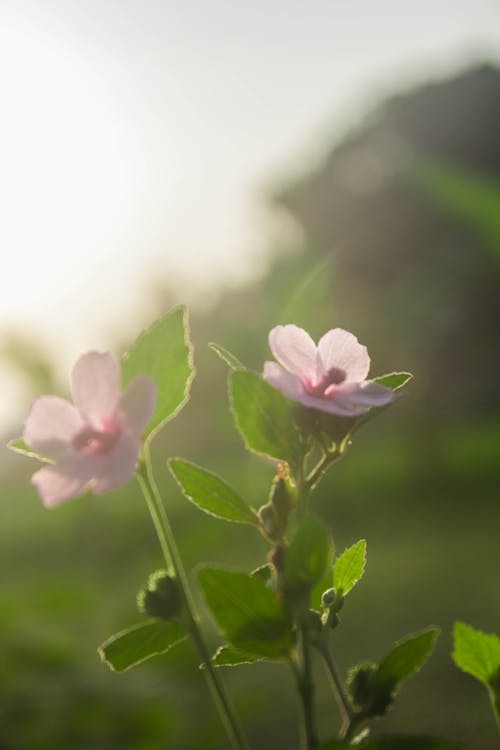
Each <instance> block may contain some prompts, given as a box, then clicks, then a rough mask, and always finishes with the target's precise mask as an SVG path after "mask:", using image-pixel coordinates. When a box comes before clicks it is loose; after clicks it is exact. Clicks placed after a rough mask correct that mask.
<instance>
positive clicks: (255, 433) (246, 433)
mask: <svg viewBox="0 0 500 750" xmlns="http://www.w3.org/2000/svg"><path fill="white" fill-rule="evenodd" d="M229 383H230V384H229V394H230V398H231V406H232V411H233V415H234V419H235V422H236V427H237V428H238V430H239V432H240V433H241V435H242V437H243V439H244V441H245V444H246V446H247V447H248V448H249V449H250V450H251V451H254V452H255V453H259V454H261V455H265V456H269V457H271V458H275V459H278V460H281V461H287V462H288V463H289V464H291V465H292V466H293V465H295V464H296V462H297V461H298V459H299V457H300V456H301V455H302V454H303V446H302V442H301V439H300V433H299V431H298V429H297V425H296V423H295V419H294V417H293V408H294V405H293V404H292V402H291V401H288V399H286V398H285V397H284V396H283V394H282V393H280V391H278V390H277V389H276V388H273V387H272V386H271V385H269V383H266V381H265V380H263V379H262V378H261V377H260V375H257V374H255V373H253V372H248V371H246V370H238V371H236V372H233V373H232V374H231V375H230V381H229Z"/></svg>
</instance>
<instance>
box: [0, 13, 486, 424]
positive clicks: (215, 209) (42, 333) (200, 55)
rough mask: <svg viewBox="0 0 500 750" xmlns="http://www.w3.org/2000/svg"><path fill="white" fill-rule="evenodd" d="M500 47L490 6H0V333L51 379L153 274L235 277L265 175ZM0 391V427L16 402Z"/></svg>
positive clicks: (252, 239)
mask: <svg viewBox="0 0 500 750" xmlns="http://www.w3.org/2000/svg"><path fill="white" fill-rule="evenodd" d="M499 41H500V3H499V2H498V1H497V0H475V2H474V3H470V2H466V0H420V2H419V3H409V2H401V0H349V2H347V0H342V1H341V0H310V1H309V2H305V1H304V0H288V1H287V2H284V0H254V2H245V1H244V0H241V1H240V2H238V1H236V2H235V1H234V0H211V1H210V2H208V1H206V2H205V1H203V0H198V2H193V1H192V0H191V1H190V0H0V94H1V107H2V114H1V118H0V216H1V220H0V248H1V257H2V261H3V264H2V266H3V273H2V277H1V279H2V280H1V289H0V291H1V294H0V320H1V324H0V336H1V331H2V329H5V328H15V329H17V330H27V331H30V332H32V334H33V335H34V336H36V337H39V338H40V339H41V340H42V341H43V342H44V344H46V345H47V346H49V348H50V349H51V350H53V351H54V355H55V356H56V358H57V359H58V362H59V363H60V365H61V366H63V367H64V368H65V369H67V368H68V367H69V365H70V363H71V362H72V361H73V359H74V358H76V356H77V355H78V354H79V353H80V351H81V350H83V349H88V348H105V347H106V346H108V345H109V343H110V342H111V341H113V340H114V338H115V336H116V334H117V333H120V334H123V335H125V336H126V330H127V326H128V325H130V326H131V328H134V329H135V326H134V315H136V313H137V311H138V310H139V309H140V308H141V304H142V302H143V300H142V296H143V294H144V289H145V285H146V284H147V282H148V281H149V280H150V279H151V278H152V277H153V276H156V277H158V276H163V277H164V278H165V279H166V280H168V279H171V278H176V277H177V276H180V277H181V278H183V279H192V280H193V282H195V283H196V284H197V285H198V288H200V289H203V288H213V287H214V285H216V284H217V283H219V282H220V281H221V280H222V281H223V282H225V283H231V282H237V281H239V280H241V279H243V278H246V277H247V276H249V275H251V274H252V273H254V272H255V271H256V269H257V267H258V263H259V261H260V258H261V251H262V246H263V243H264V241H265V239H264V238H265V237H266V235H267V233H268V231H269V230H268V223H267V221H265V220H264V218H263V216H262V213H261V211H260V208H259V206H260V195H261V194H262V193H263V190H264V188H266V187H267V186H268V185H269V184H270V182H271V183H272V180H273V179H276V178H278V177H280V176H281V175H283V174H287V173H290V172H292V171H295V170H297V169H300V167H302V166H304V165H306V164H307V163H308V160H309V159H311V158H314V156H315V155H317V154H318V153H321V150H322V149H324V148H325V146H326V145H327V143H328V138H329V137H330V136H331V134H332V133H333V132H334V128H335V125H336V124H337V125H339V124H340V126H342V127H345V126H347V125H348V124H349V122H352V121H354V120H355V118H356V116H357V115H358V114H359V113H360V112H363V111H365V110H366V108H367V107H368V106H369V105H371V104H372V103H375V102H376V101H377V100H378V99H379V97H380V96H382V95H383V94H384V93H389V92H391V91H392V90H393V89H394V88H395V87H396V88H397V87H399V86H403V85H405V84H406V83H407V82H408V81H418V80H421V79H423V78H425V77H427V76H436V75H442V74H446V73H447V72H449V71H453V70H456V69H459V68H460V67H462V66H464V65H465V64H466V63H467V62H471V61H477V60H481V59H484V58H489V59H492V58H495V59H497V60H499V59H500V52H499V50H500V45H499ZM200 293H201V292H200ZM0 348H1V343H0ZM0 385H1V386H2V392H3V394H4V398H3V399H2V400H3V404H0V420H1V422H3V423H5V421H6V420H10V419H12V415H13V414H14V413H16V409H18V408H19V405H20V404H21V403H22V400H23V398H25V396H23V393H22V390H20V388H19V386H18V385H16V384H15V383H14V382H13V381H12V378H9V375H8V373H6V372H4V373H3V375H2V373H1V371H0ZM25 408H26V404H25V403H24V404H23V410H24V411H25Z"/></svg>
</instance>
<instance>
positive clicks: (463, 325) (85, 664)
mask: <svg viewBox="0 0 500 750" xmlns="http://www.w3.org/2000/svg"><path fill="white" fill-rule="evenodd" d="M499 120H500V73H499V72H498V71H496V70H494V69H492V68H488V67H484V68H479V69H476V70H472V71H469V72H466V73H464V74H463V75H461V76H459V77H457V78H456V79H454V80H450V81H444V82H440V83H435V84H432V85H425V86H422V87H421V88H419V89H417V90H415V91H411V92H409V93H405V94H401V95H399V96H397V97H395V98H393V99H390V100H389V101H387V102H385V103H384V104H382V105H381V106H380V108H379V109H378V110H377V111H375V112H374V113H373V114H372V115H371V116H370V117H369V118H368V119H367V120H366V121H365V122H364V123H362V124H361V125H360V127H359V128H358V129H357V130H356V132H353V133H351V134H349V135H348V136H347V137H346V138H345V139H344V140H343V141H341V142H340V143H338V144H337V145H336V146H335V147H334V148H333V149H332V151H331V152H330V153H329V154H328V156H327V157H326V158H325V160H324V163H322V164H320V165H318V166H317V167H316V168H315V170H314V171H313V172H311V173H310V174H308V175H306V176H304V178H303V179H302V180H301V181H300V182H298V183H296V184H294V185H289V186H287V187H286V188H284V189H283V190H280V191H278V193H279V194H278V195H277V196H276V197H275V201H276V204H277V206H279V208H280V210H283V209H286V210H287V211H289V212H290V213H291V214H292V215H293V217H294V219H295V220H296V221H297V222H298V223H299V224H300V225H301V227H302V229H303V232H304V236H305V243H304V248H303V251H302V252H301V253H297V252H295V253H292V252H290V253H289V254H288V255H287V254H283V253H282V252H281V253H280V254H279V256H277V255H276V256H275V258H274V260H273V261H272V262H271V264H270V270H269V273H268V274H267V275H266V276H265V278H263V279H262V280H260V281H259V282H258V283H255V284H254V285H252V286H250V287H248V288H245V289H240V290H238V291H233V292H230V293H226V294H225V295H224V296H223V297H222V298H221V299H220V301H219V303H218V304H217V306H216V307H215V308H214V309H213V310H212V311H211V312H209V313H208V314H204V315H203V316H201V315H199V314H196V313H195V314H194V315H193V319H192V334H193V339H194V342H195V347H196V349H195V359H196V366H197V369H198V376H197V378H196V380H195V383H194V386H193V397H192V400H191V402H190V403H189V404H188V406H187V407H186V408H185V410H184V411H183V412H182V413H181V414H180V416H179V417H178V418H177V419H176V420H175V422H173V423H171V424H170V425H169V426H168V427H167V428H166V430H165V433H164V434H163V435H162V437H161V439H159V440H158V441H157V443H156V444H155V449H154V453H155V461H156V465H157V471H158V479H159V481H160V483H161V485H162V487H163V489H164V492H165V498H166V500H167V502H168V503H169V505H170V513H171V516H172V522H173V525H174V527H175V529H176V531H177V532H178V537H179V542H180V546H181V549H182V551H183V554H184V556H185V559H186V562H187V564H188V567H189V568H190V569H193V568H194V567H195V566H196V565H197V564H198V563H199V562H200V561H202V560H209V561H211V562H217V563H218V562H222V563H227V564H232V565H237V566H247V568H248V569H251V568H252V567H254V566H255V565H257V564H259V563H260V562H261V561H262V557H263V555H264V554H265V546H264V544H263V542H262V541H261V540H260V538H258V537H257V535H256V534H255V532H254V531H253V530H252V529H247V528H239V527H237V526H236V525H234V526H233V525H224V524H223V523H222V522H219V521H217V520H215V519H211V518H209V517H207V516H204V515H202V514H201V513H200V512H199V511H197V509H195V508H194V507H192V506H190V505H188V504H187V503H186V502H185V501H184V500H183V499H182V498H181V497H180V495H179V492H178V490H177V488H176V486H175V485H174V483H173V481H172V480H171V479H170V478H169V476H168V475H167V471H166V467H165V458H166V457H167V456H171V455H183V456H185V457H187V458H190V459H192V460H194V461H196V462H197V463H199V464H201V465H203V466H206V467H208V468H210V469H212V470H214V471H216V472H218V473H220V474H221V475H223V476H224V477H225V478H227V479H228V480H229V481H231V482H232V483H234V484H236V485H238V486H239V487H240V488H241V492H242V494H243V495H244V496H245V497H247V499H248V501H249V502H250V503H252V504H253V505H260V504H261V503H262V502H264V501H265V499H266V494H267V488H268V483H269V480H270V478H271V477H272V467H271V466H267V465H266V464H265V463H262V462H259V461H258V459H257V458H255V457H252V456H249V455H247V454H246V453H245V452H244V450H243V445H242V443H241V440H240V438H239V436H238V435H237V433H236V430H235V428H234V427H233V425H232V422H231V417H230V415H229V412H228V409H227V398H226V368H225V365H224V363H223V362H222V361H221V360H220V359H218V357H217V356H216V355H215V354H214V353H213V352H212V351H211V350H209V348H208V346H207V344H208V342H209V341H212V340H213V341H216V342H218V343H220V344H222V345H223V346H224V347H226V348H227V349H229V350H230V351H232V352H234V354H236V355H237V356H238V357H239V358H240V359H241V360H242V361H243V362H244V363H245V364H247V365H248V366H250V367H252V368H254V369H256V370H260V369H261V367H262V364H263V361H264V359H265V358H267V357H269V353H268V349H267V341H266V339H267V333H268V331H269V329H270V328H271V327H272V326H273V325H275V324H277V323H287V322H295V323H297V324H299V325H303V326H305V327H307V328H308V329H309V330H310V331H311V333H312V334H313V335H314V336H318V335H320V334H321V333H322V332H324V331H325V330H327V329H328V328H332V327H336V326H342V327H344V328H347V329H348V330H352V331H353V332H354V333H356V335H358V337H359V339H360V340H361V341H362V342H363V343H365V344H366V345H367V346H368V348H369V351H370V353H371V355H372V372H373V373H374V374H381V373H383V372H387V371H391V370H403V369H404V370H407V369H409V370H412V371H413V372H414V374H415V378H414V380H413V381H412V384H411V386H410V388H409V389H408V394H407V395H406V397H405V398H404V399H402V400H401V401H400V402H399V403H398V404H396V405H395V406H394V407H392V408H391V409H390V410H388V411H387V413H384V414H383V415H381V416H380V418H379V419H378V420H376V421H374V422H373V423H371V424H370V425H369V426H368V427H367V428H366V430H365V431H364V432H360V434H359V436H358V437H357V439H356V440H355V442H354V444H353V446H352V448H351V450H350V452H349V453H348V455H347V457H346V458H345V460H344V461H343V462H341V463H340V464H338V465H337V466H336V467H334V469H332V471H331V474H330V475H329V476H328V478H327V479H326V480H325V482H324V483H323V485H322V486H321V489H320V491H319V492H318V494H317V497H316V499H315V502H316V506H317V510H318V513H320V514H321V515H322V517H323V518H324V519H325V520H326V521H327V522H328V523H329V524H330V526H331V528H332V530H333V534H334V538H335V541H336V545H337V548H338V549H339V550H340V551H341V550H342V549H343V548H344V547H345V546H346V545H349V544H351V543H352V542H353V541H355V540H357V539H359V538H360V537H366V538H367V541H368V568H367V574H366V577H365V579H364V580H363V582H362V584H361V585H360V586H359V590H357V591H356V592H355V593H354V594H353V596H352V602H351V603H350V606H349V607H346V611H345V614H343V618H342V620H343V627H342V628H340V629H339V631H338V635H337V636H336V640H337V651H338V661H339V664H340V666H341V668H342V669H347V667H349V666H351V665H352V664H354V663H356V662H359V661H362V660H370V659H377V658H379V657H380V656H382V655H383V654H384V653H385V652H386V651H387V650H388V648H389V645H390V643H391V642H392V641H393V640H395V639H397V638H400V637H401V636H402V635H404V634H406V633H409V632H412V631H415V630H418V629H420V628H422V627H424V626H426V625H428V624H436V625H439V626H440V627H441V628H442V635H441V638H440V642H439V645H438V649H437V652H436V654H435V655H434V657H433V658H432V660H431V661H430V663H429V664H428V665H427V666H426V667H425V669H424V670H423V672H422V674H421V675H419V676H418V677H417V678H415V680H414V682H413V683H412V684H410V685H408V687H407V688H405V690H404V692H403V693H402V695H401V697H400V700H399V704H397V706H396V709H395V710H394V712H393V713H392V714H390V715H389V717H388V718H387V719H384V720H383V722H380V724H379V725H378V726H377V727H376V731H382V730H384V731H385V730H387V731H390V730H394V731H396V730H406V731H409V732H413V731H417V730H418V731H421V732H426V733H435V734H437V735H441V736H447V737H448V738H450V739H455V740H462V741H464V742H468V743H470V744H471V745H472V746H473V747H475V748H477V749H478V750H490V748H491V749H492V748H493V747H495V744H494V743H495V727H494V721H493V718H492V716H490V713H489V708H488V705H487V699H486V696H485V695H483V693H482V691H481V688H480V687H479V686H477V685H476V684H474V683H473V681H472V680H470V679H469V678H467V677H466V676H465V675H463V674H461V673H459V672H458V670H457V669H456V668H455V667H454V666H453V664H452V662H451V659H450V658H449V653H450V651H451V625H452V622H453V621H454V620H455V619H462V620H464V621H466V622H469V623H471V624H472V625H475V626H476V627H479V628H481V629H483V630H486V631H496V632H500V598H499V587H498V571H499V569H500V544H499V537H500V502H499V491H498V487H499V478H500V471H499V455H500V423H499V420H498V417H499V411H500V388H499V386H500V378H499V375H498V372H499V365H500V337H499V320H500V232H498V233H496V230H495V227H498V221H499V219H498V217H499V216H500V198H499V196H500V131H499V129H498V122H499ZM272 250H273V249H272V248H271V252H272ZM166 307H168V304H167V302H166V301H165V300H162V304H161V305H159V309H158V314H161V312H164V310H165V309H166ZM160 308H161V309H160ZM147 322H149V321H145V323H147ZM35 371H36V368H34V369H33V372H35ZM43 373H44V378H46V380H45V382H48V379H49V375H47V373H46V371H45V369H44V370H43ZM2 460H3V461H4V465H5V467H6V472H5V474H4V477H3V479H2V505H1V511H0V512H1V521H0V529H1V531H0V534H1V537H2V538H1V544H0V550H1V551H0V554H1V556H2V570H3V571H4V582H3V586H2V597H1V601H0V623H1V628H2V639H1V645H0V651H1V654H2V667H1V669H0V691H1V693H0V694H1V700H0V727H1V729H0V750H45V749H46V748H52V749H53V750H59V748H60V749H61V750H67V748H71V749H72V750H87V749H88V750H99V749H101V748H102V749H103V750H104V748H106V750H111V749H112V748H120V750H136V749H140V750H149V748H151V750H153V749H154V750H156V748H160V747H171V748H175V750H195V748H200V749H201V748H203V750H209V749H210V748H214V750H215V749H216V748H217V749H219V748H222V747H225V744H224V742H225V740H224V737H223V732H222V728H221V727H220V725H219V723H218V720H217V719H216V718H215V717H214V716H213V713H212V710H211V706H210V703H209V699H208V694H207V692H206V690H205V686H204V685H203V679H202V676H201V674H200V673H199V672H198V671H197V670H196V668H195V667H196V657H195V656H194V654H193V653H192V651H191V650H190V648H189V647H188V646H184V647H181V648H179V649H178V650H177V651H172V653H171V654H169V655H166V656H164V657H162V658H160V659H158V660H157V661H156V662H154V663H153V664H151V665H144V666H142V667H139V668H137V669H136V670H134V671H132V672H130V673H127V674H125V675H114V674H110V673H109V672H108V671H107V669H106V668H105V667H104V666H102V665H101V664H100V663H99V661H98V657H97V654H96V647H97V645H98V644H99V643H100V642H102V641H103V640H104V639H105V638H106V637H108V635H110V634H111V633H113V632H114V631H116V630H118V629H120V628H122V627H125V626H127V625H130V624H132V623H133V622H135V621H137V620H138V619H139V616H138V615H137V614H136V612H135V601H134V599H135V592H136V591H137V590H138V589H139V587H140V586H141V585H142V584H143V583H144V581H145V579H146V578H147V575H148V574H149V572H150V571H151V570H153V569H154V568H156V567H158V566H160V565H161V556H160V552H159V549H158V548H157V544H156V541H155V538H154V532H153V530H152V527H151V524H150V522H149V519H148V517H147V514H146V510H145V508H144V507H143V501H142V499H141V497H140V495H139V492H138V491H137V490H136V488H135V487H134V486H133V485H131V486H130V487H129V488H124V489H122V490H120V491H117V492H115V493H113V494H111V495H109V496H105V497H100V498H97V497H90V496H89V497H85V498H82V499H81V500H78V501H75V502H72V503H68V504H67V505H65V506H63V507H61V508H59V509H57V510H55V511H52V512H49V511H47V510H44V509H43V508H42V506H41V504H40V502H39V500H38V499H37V497H36V496H35V493H34V491H33V490H32V489H31V487H30V486H29V485H28V479H29V476H30V469H31V467H30V466H28V462H27V461H26V460H24V459H21V458H20V457H15V456H12V457H11V458H7V457H4V458H3V459H2ZM213 643H214V646H215V644H217V643H218V639H217V636H216V634H215V632H213ZM187 667H191V669H190V670H187V669H186V668H187ZM186 672H187V673H186ZM227 678H228V682H229V686H230V689H231V690H232V691H233V693H234V696H235V702H236V704H237V707H238V710H239V713H240V714H241V717H242V719H243V722H244V724H245V725H246V726H247V727H248V729H249V734H250V737H251V739H252V740H253V742H254V743H255V746H259V747H261V748H269V749H271V748H275V747H289V748H295V747H297V740H296V731H295V719H294V718H293V717H294V715H295V696H294V694H293V687H292V685H291V683H290V680H289V679H288V674H287V672H286V670H285V668H284V667H283V668H281V667H279V666H275V665H271V666H264V665H260V664H259V665H253V666H244V667H241V668H240V669H239V670H235V671H234V672H231V673H230V674H229V673H228V675H227ZM318 702H319V709H320V712H321V724H322V728H323V730H324V733H325V736H328V733H332V731H333V729H334V726H335V724H334V723H333V717H334V711H335V708H334V707H333V705H332V700H331V696H330V693H329V689H328V687H327V686H326V687H325V688H324V689H322V690H320V692H319V695H318Z"/></svg>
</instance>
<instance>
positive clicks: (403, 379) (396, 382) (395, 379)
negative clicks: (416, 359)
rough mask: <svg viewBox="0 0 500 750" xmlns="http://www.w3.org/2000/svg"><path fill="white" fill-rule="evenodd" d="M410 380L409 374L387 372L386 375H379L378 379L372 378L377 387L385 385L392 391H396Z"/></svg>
mask: <svg viewBox="0 0 500 750" xmlns="http://www.w3.org/2000/svg"><path fill="white" fill-rule="evenodd" d="M412 378H413V375H412V374H411V372H389V373H387V375H379V377H378V378H374V381H375V383H378V384H379V385H385V387H386V388H391V390H393V391H398V390H399V389H400V388H402V387H403V386H404V385H406V384H407V383H408V382H409V381H410V380H411V379H412Z"/></svg>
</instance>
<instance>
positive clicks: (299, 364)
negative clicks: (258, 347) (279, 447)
mask: <svg viewBox="0 0 500 750" xmlns="http://www.w3.org/2000/svg"><path fill="white" fill-rule="evenodd" d="M269 346H270V347H271V351H272V353H273V355H274V356H275V358H276V359H277V360H278V362H266V363H265V364H264V378H265V380H267V382H268V383H270V384H271V385H273V386H274V387H275V388H278V390H280V391H281V392H282V393H283V394H284V395H285V396H286V397H287V398H290V399H293V400H294V401H299V402H300V403H301V404H304V406H308V407H310V408H312V409H319V410H321V411H326V412H328V413H329V414H338V415H339V416H342V417H357V416H358V415H360V414H364V413H365V412H367V411H368V409H369V408H370V407H371V406H383V405H384V404H388V403H389V402H390V401H392V399H393V398H394V393H393V391H392V390H391V389H390V388H386V387H385V386H383V385H379V384H378V383H375V382H374V381H373V380H366V376H367V375H368V371H369V369H370V357H369V356H368V351H367V349H366V346H362V345H361V344H360V343H359V341H358V339H357V338H356V336H353V334H352V333H349V332H348V331H344V330H343V329H342V328H334V329H332V330H331V331H328V333H325V335H324V336H323V337H322V338H321V339H320V341H319V344H318V346H316V344H315V343H314V341H313V340H312V338H311V337H310V336H309V334H308V333H307V332H306V331H304V330H303V329H302V328H299V327H298V326H295V325H286V326H276V327H275V328H273V329H272V330H271V332H270V334H269ZM278 363H279V364H278Z"/></svg>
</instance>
